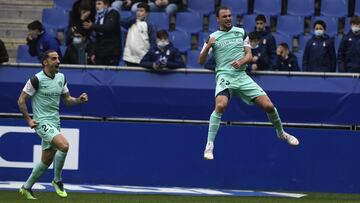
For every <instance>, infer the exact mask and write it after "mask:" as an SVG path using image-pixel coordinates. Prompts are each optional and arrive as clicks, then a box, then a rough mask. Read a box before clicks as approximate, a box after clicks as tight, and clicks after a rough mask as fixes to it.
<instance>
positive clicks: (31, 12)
mask: <svg viewBox="0 0 360 203" xmlns="http://www.w3.org/2000/svg"><path fill="white" fill-rule="evenodd" d="M0 5H1V7H0V39H2V40H3V41H4V43H5V46H6V49H7V51H8V54H9V61H10V62H16V56H17V48H18V46H19V45H22V44H26V35H27V24H29V23H30V22H32V21H33V20H41V17H42V10H43V9H44V8H51V7H53V5H54V2H53V0H14V1H9V0H0Z"/></svg>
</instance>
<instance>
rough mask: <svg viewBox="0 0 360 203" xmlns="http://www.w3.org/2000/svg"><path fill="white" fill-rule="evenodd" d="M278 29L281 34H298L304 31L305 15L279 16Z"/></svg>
mask: <svg viewBox="0 0 360 203" xmlns="http://www.w3.org/2000/svg"><path fill="white" fill-rule="evenodd" d="M276 31H277V32H278V33H281V34H287V35H293V36H297V35H300V34H302V33H304V17H301V16H289V15H285V16H278V18H277V26H276Z"/></svg>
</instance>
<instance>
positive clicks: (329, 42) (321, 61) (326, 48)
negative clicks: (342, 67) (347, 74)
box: [303, 20, 336, 72]
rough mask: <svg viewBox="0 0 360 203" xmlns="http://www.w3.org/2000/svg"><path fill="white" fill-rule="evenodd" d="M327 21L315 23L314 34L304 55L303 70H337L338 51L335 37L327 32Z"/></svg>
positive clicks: (307, 44)
mask: <svg viewBox="0 0 360 203" xmlns="http://www.w3.org/2000/svg"><path fill="white" fill-rule="evenodd" d="M325 31H326V23H325V22H324V21H322V20H318V21H316V22H315V23H314V36H313V37H312V38H311V39H309V40H308V42H307V43H306V46H305V50H304V55H303V70H304V71H310V72H335V71H336V52H335V42H334V39H333V38H331V37H329V35H327V34H325Z"/></svg>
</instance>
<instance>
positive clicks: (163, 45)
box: [157, 41, 169, 49]
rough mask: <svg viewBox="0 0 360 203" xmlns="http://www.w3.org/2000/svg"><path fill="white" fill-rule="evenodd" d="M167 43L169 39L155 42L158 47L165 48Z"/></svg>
mask: <svg viewBox="0 0 360 203" xmlns="http://www.w3.org/2000/svg"><path fill="white" fill-rule="evenodd" d="M168 44H169V41H158V42H157V46H158V47H159V48H160V49H163V48H165V47H166V46H167V45H168Z"/></svg>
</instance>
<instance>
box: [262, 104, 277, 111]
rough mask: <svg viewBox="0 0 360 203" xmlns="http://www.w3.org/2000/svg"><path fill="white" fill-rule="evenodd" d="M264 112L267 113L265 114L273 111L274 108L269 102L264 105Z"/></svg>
mask: <svg viewBox="0 0 360 203" xmlns="http://www.w3.org/2000/svg"><path fill="white" fill-rule="evenodd" d="M264 110H265V111H266V112H267V113H271V112H274V111H275V106H274V105H273V104H272V103H271V102H269V103H267V104H265V105H264Z"/></svg>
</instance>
